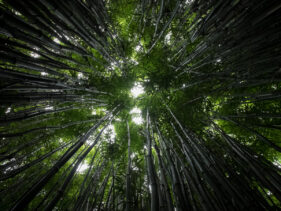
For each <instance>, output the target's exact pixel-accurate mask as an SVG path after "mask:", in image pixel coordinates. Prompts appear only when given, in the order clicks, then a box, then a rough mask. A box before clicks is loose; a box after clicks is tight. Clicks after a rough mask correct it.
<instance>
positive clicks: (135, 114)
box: [130, 107, 143, 125]
mask: <svg viewBox="0 0 281 211" xmlns="http://www.w3.org/2000/svg"><path fill="white" fill-rule="evenodd" d="M130 114H132V120H133V122H134V123H135V124H137V125H140V124H142V123H143V119H142V117H141V110H140V109H139V108H137V107H134V108H133V109H132V110H131V111H130Z"/></svg>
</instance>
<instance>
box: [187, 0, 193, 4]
mask: <svg viewBox="0 0 281 211" xmlns="http://www.w3.org/2000/svg"><path fill="white" fill-rule="evenodd" d="M192 2H194V0H185V3H186V4H191V3H192Z"/></svg>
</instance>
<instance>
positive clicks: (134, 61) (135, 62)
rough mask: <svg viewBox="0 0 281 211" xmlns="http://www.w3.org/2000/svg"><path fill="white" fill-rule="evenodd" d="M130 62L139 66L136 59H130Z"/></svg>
mask: <svg viewBox="0 0 281 211" xmlns="http://www.w3.org/2000/svg"><path fill="white" fill-rule="evenodd" d="M130 61H131V62H132V63H133V64H134V65H138V64H139V62H138V61H137V60H135V59H130Z"/></svg>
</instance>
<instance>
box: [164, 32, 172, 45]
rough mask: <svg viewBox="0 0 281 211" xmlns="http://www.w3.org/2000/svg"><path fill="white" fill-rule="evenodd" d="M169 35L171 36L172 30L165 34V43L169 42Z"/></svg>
mask: <svg viewBox="0 0 281 211" xmlns="http://www.w3.org/2000/svg"><path fill="white" fill-rule="evenodd" d="M171 36H172V32H169V33H168V34H167V35H166V36H165V43H167V44H169V45H170V44H171Z"/></svg>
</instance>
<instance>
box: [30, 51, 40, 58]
mask: <svg viewBox="0 0 281 211" xmlns="http://www.w3.org/2000/svg"><path fill="white" fill-rule="evenodd" d="M30 56H31V57H33V58H38V57H40V55H39V54H37V53H34V52H31V53H30Z"/></svg>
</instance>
